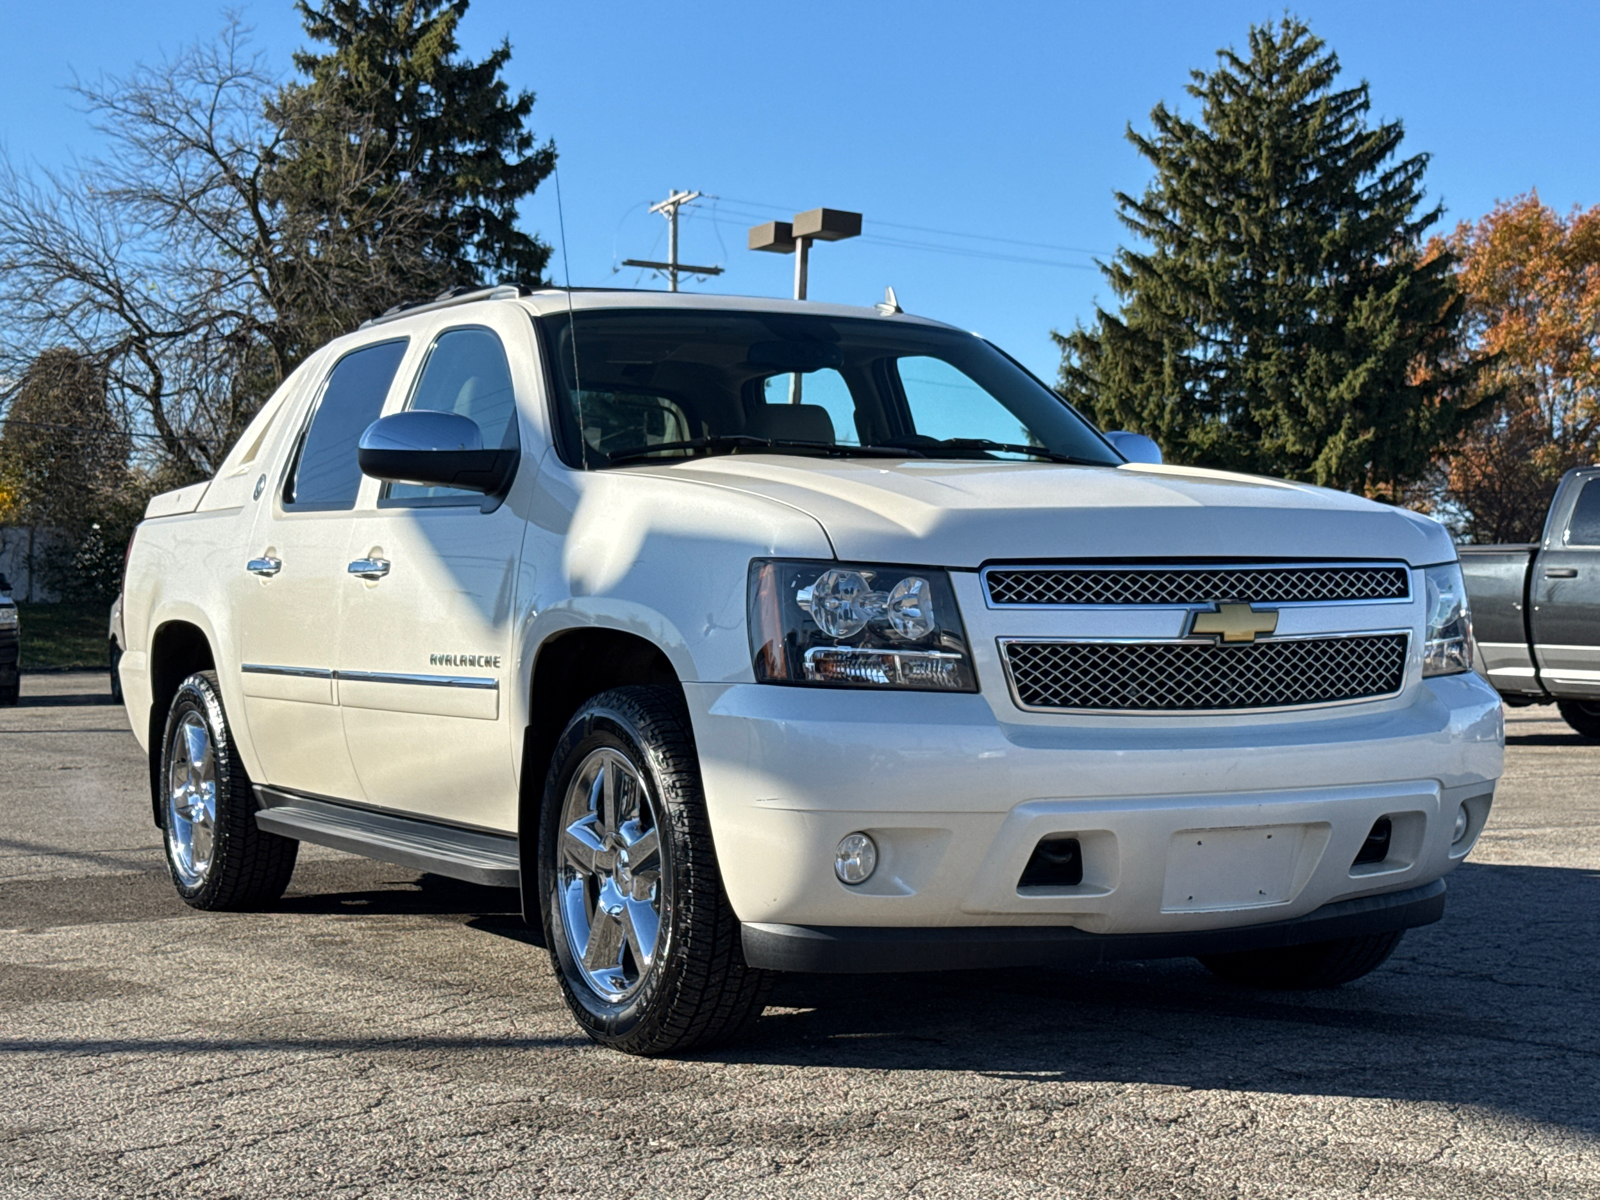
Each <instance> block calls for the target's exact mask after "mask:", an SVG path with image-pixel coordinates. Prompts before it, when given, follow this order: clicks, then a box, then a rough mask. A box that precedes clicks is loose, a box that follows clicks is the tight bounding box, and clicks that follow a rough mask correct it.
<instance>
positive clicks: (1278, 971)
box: [1200, 929, 1405, 991]
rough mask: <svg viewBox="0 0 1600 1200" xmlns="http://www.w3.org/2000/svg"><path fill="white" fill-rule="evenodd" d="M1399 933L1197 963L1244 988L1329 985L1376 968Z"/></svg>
mask: <svg viewBox="0 0 1600 1200" xmlns="http://www.w3.org/2000/svg"><path fill="white" fill-rule="evenodd" d="M1404 936H1405V930H1403V929H1397V930H1394V931H1392V932H1390V933H1369V934H1363V935H1362V936H1360V937H1348V938H1335V939H1334V940H1333V941H1331V942H1310V943H1307V944H1306V945H1304V946H1279V947H1277V948H1276V949H1272V950H1243V951H1239V952H1238V953H1234V954H1207V955H1203V956H1202V957H1201V959H1200V961H1201V962H1202V963H1204V964H1205V965H1206V967H1207V968H1208V969H1209V970H1210V971H1211V972H1212V973H1213V974H1214V975H1218V976H1220V977H1221V978H1223V979H1226V980H1227V981H1228V982H1229V983H1238V984H1243V985H1244V986H1245V987H1256V988H1272V989H1277V990H1280V991H1289V990H1299V989H1309V988H1332V987H1338V986H1339V985H1340V984H1342V983H1349V982H1350V981H1351V980H1352V979H1360V978H1361V977H1362V976H1363V975H1368V974H1371V973H1372V972H1373V971H1376V970H1377V969H1378V968H1379V967H1381V966H1382V965H1383V963H1384V960H1385V959H1387V958H1388V957H1389V955H1391V954H1393V953H1394V949H1395V947H1396V946H1398V945H1399V944H1400V939H1401V938H1402V937H1404Z"/></svg>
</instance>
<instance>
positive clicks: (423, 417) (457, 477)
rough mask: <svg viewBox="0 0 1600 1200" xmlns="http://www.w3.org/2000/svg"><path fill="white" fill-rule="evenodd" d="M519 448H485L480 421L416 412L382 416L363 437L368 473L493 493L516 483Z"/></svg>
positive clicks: (361, 456)
mask: <svg viewBox="0 0 1600 1200" xmlns="http://www.w3.org/2000/svg"><path fill="white" fill-rule="evenodd" d="M519 454H520V451H518V450H514V449H513V450H485V449H484V448H483V434H482V433H481V432H480V431H479V429H478V425H477V422H475V421H473V420H471V419H470V418H468V417H463V416H461V415H460V414H459V413H447V412H429V411H427V410H423V409H414V410H412V411H410V412H399V413H392V414H390V415H389V416H387V417H380V418H379V419H378V420H376V421H374V422H373V423H372V424H371V425H368V426H367V431H366V432H365V433H363V434H362V435H361V442H360V445H359V448H358V450H357V453H356V460H357V461H358V462H359V463H360V464H361V471H362V474H364V475H371V476H372V477H373V478H374V479H382V480H385V481H387V482H389V483H416V484H421V485H422V486H424V487H452V488H464V489H466V490H467V491H472V492H482V493H484V494H485V495H494V494H496V493H498V492H500V491H502V490H504V488H505V487H506V486H507V485H508V484H509V483H510V482H511V476H512V475H513V473H515V471H516V468H517V458H518V456H519Z"/></svg>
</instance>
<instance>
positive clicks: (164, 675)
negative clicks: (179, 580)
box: [147, 617, 217, 826]
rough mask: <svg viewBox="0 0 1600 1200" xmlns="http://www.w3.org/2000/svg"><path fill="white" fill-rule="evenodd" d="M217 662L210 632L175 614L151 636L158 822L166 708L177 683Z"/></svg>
mask: <svg viewBox="0 0 1600 1200" xmlns="http://www.w3.org/2000/svg"><path fill="white" fill-rule="evenodd" d="M216 666H217V657H216V652H215V650H214V648H213V643H212V639H211V635H210V634H209V633H208V632H207V631H206V630H205V629H203V628H202V627H201V626H200V625H198V624H196V623H195V622H193V621H191V620H188V619H185V618H182V617H174V618H172V619H170V620H166V621H163V622H162V623H161V624H159V625H158V626H157V627H156V630H155V633H154V634H152V635H151V638H150V668H149V670H150V710H149V714H148V726H147V728H148V731H149V741H148V743H147V746H148V754H147V757H148V758H149V762H150V815H151V819H152V820H154V821H155V823H156V825H157V826H159V825H160V824H161V778H160V776H161V754H162V751H163V749H164V748H165V747H164V744H163V743H164V741H165V733H166V724H167V710H168V709H170V708H171V707H172V698H173V696H175V695H177V693H178V687H179V685H181V684H182V683H183V681H184V680H185V679H187V678H189V676H191V675H193V674H194V673H195V672H196V671H212V670H215V669H216Z"/></svg>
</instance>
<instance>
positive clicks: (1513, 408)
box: [1444, 192, 1600, 542]
mask: <svg viewBox="0 0 1600 1200" xmlns="http://www.w3.org/2000/svg"><path fill="white" fill-rule="evenodd" d="M1448 245H1449V248H1450V250H1451V251H1452V252H1454V253H1455V255H1456V256H1457V258H1458V260H1459V262H1460V267H1459V268H1458V272H1457V280H1458V282H1459V284H1460V286H1461V289H1462V291H1463V293H1464V295H1465V297H1466V302H1467V309H1468V319H1467V337H1468V339H1469V343H1470V345H1471V346H1472V352H1473V353H1474V354H1475V355H1476V356H1478V357H1479V359H1480V361H1481V363H1482V370H1481V372H1480V374H1479V377H1478V383H1477V386H1478V387H1480V388H1482V389H1484V391H1485V394H1486V395H1488V396H1490V397H1492V398H1493V401H1492V404H1493V406H1492V410H1491V414H1490V416H1489V417H1488V418H1487V419H1486V420H1484V421H1482V422H1480V423H1479V424H1478V426H1477V427H1476V428H1475V429H1473V430H1472V431H1470V432H1469V433H1468V434H1467V435H1466V436H1465V437H1463V438H1462V440H1461V441H1460V443H1459V444H1458V445H1457V446H1456V448H1455V450H1454V452H1453V453H1452V454H1451V455H1450V457H1449V458H1448V460H1447V461H1446V462H1445V464H1444V466H1445V470H1446V475H1447V483H1446V488H1445V492H1446V498H1447V500H1448V502H1449V503H1450V505H1451V507H1453V508H1455V509H1457V510H1458V511H1459V512H1460V513H1461V516H1462V519H1461V526H1462V530H1463V532H1465V533H1466V534H1467V535H1468V536H1469V537H1470V538H1471V540H1473V541H1477V542H1499V541H1533V540H1535V539H1537V538H1538V536H1539V533H1540V529H1541V527H1542V525H1543V521H1544V514H1545V510H1546V508H1547V507H1548V505H1549V501H1550V497H1551V496H1552V495H1553V494H1554V492H1555V487H1556V484H1557V482H1558V481H1559V480H1560V478H1561V475H1562V473H1563V472H1564V471H1566V470H1567V469H1568V468H1570V467H1574V466H1581V465H1587V464H1590V463H1593V462H1596V461H1600V205H1596V206H1595V207H1594V208H1591V209H1588V210H1587V211H1584V210H1576V209H1575V210H1574V211H1573V212H1572V213H1571V214H1570V215H1569V216H1567V217H1565V218H1563V217H1562V216H1561V215H1560V214H1559V213H1557V212H1556V211H1554V210H1553V209H1551V208H1548V207H1546V206H1545V205H1544V204H1542V203H1541V202H1540V200H1539V196H1538V193H1537V192H1535V193H1531V194H1529V195H1527V196H1523V197H1520V198H1518V199H1516V200H1512V201H1510V202H1507V203H1502V204H1500V205H1499V206H1498V207H1496V208H1495V210H1494V211H1493V212H1491V213H1489V214H1488V215H1487V216H1486V217H1484V218H1483V219H1482V220H1480V221H1478V222H1477V223H1476V224H1469V223H1466V222H1463V223H1462V224H1461V225H1459V226H1457V228H1456V230H1455V232H1454V233H1453V234H1452V235H1451V236H1450V237H1449V239H1448Z"/></svg>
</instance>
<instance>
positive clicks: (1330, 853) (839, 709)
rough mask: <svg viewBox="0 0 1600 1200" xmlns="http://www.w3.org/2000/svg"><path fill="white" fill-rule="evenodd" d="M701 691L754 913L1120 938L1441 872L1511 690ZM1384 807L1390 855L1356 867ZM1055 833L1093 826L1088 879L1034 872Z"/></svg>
mask: <svg viewBox="0 0 1600 1200" xmlns="http://www.w3.org/2000/svg"><path fill="white" fill-rule="evenodd" d="M685 693H686V695H687V698H688V701H689V706H690V711H691V717H692V720H693V723H694V732H695V738H696V744H697V747H698V750H699V755H700V761H701V770H702V774H703V777H704V780H705V788H706V797H707V803H708V806H709V809H710V816H711V827H712V834H713V838H714V840H715V844H716V849H717V855H718V861H719V865H720V867H721V870H722V875H723V881H724V885H725V887H726V889H727V893H728V897H729V900H730V902H731V903H732V905H733V909H734V912H735V913H736V914H737V915H738V917H739V918H740V920H741V921H742V922H744V923H745V924H746V925H747V926H795V927H801V928H811V929H824V930H833V929H837V928H857V929H860V928H878V929H884V930H908V929H925V930H932V929H962V928H965V929H973V930H977V929H985V930H992V929H995V928H1009V927H1030V928H1034V929H1052V930H1061V929H1072V930H1076V931H1077V934H1075V935H1074V936H1078V935H1091V934H1092V935H1101V936H1123V935H1183V934H1193V933H1198V932H1201V931H1207V930H1223V929H1239V928H1244V927H1250V926H1269V925H1272V924H1274V923H1282V922H1286V921H1296V920H1299V919H1301V918H1306V917H1309V915H1310V914H1312V913H1314V912H1315V911H1317V910H1319V909H1323V908H1324V907H1325V906H1327V905H1331V904H1338V903H1341V902H1344V901H1349V900H1354V899H1358V898H1361V897H1368V896H1377V895H1383V894H1388V893H1400V892H1406V891H1409V890H1411V889H1415V888H1417V887H1420V886H1422V885H1425V884H1429V883H1432V882H1433V881H1435V880H1437V879H1439V878H1440V877H1441V876H1443V875H1444V874H1446V873H1447V872H1448V871H1449V870H1451V869H1452V868H1453V867H1454V866H1455V865H1456V864H1457V863H1458V862H1460V861H1461V860H1462V859H1463V858H1464V857H1465V856H1466V853H1467V852H1468V851H1469V850H1470V849H1471V846H1472V844H1473V842H1474V841H1475V840H1476V838H1477V836H1478V833H1479V832H1480V831H1481V830H1482V828H1483V824H1484V821H1485V820H1486V818H1487V816H1488V813H1489V807H1490V803H1491V801H1492V798H1493V792H1494V783H1495V780H1497V779H1498V778H1499V775H1500V771H1501V765H1502V757H1503V749H1502V746H1503V725H1502V710H1501V707H1500V701H1499V698H1498V697H1497V696H1496V695H1495V693H1494V691H1493V689H1492V688H1490V687H1489V686H1488V685H1487V684H1486V683H1485V682H1484V681H1483V680H1482V679H1481V678H1479V677H1478V676H1476V675H1460V676H1450V677H1446V678H1442V679H1430V680H1427V681H1425V682H1422V683H1420V684H1418V685H1417V686H1414V687H1412V688H1409V689H1407V692H1406V693H1405V695H1403V696H1402V697H1400V698H1398V699H1396V700H1393V701H1385V702H1381V703H1374V704H1367V705H1352V706H1348V707H1343V708H1331V709H1323V710H1309V711H1302V712H1294V713H1282V714H1274V715H1265V716H1264V715H1261V714H1252V715H1241V716H1218V717H1193V716H1179V717H1138V718H1127V717H1122V718H1085V717H1076V716H1075V717H1062V718H1060V719H1059V720H1057V721H1054V722H1051V723H1044V722H1040V721H1038V720H1028V721H1017V722H1015V723H1012V722H1008V721H1005V720H1003V719H1001V715H1000V713H1001V709H1000V706H998V705H991V703H990V701H989V699H988V698H986V697H985V696H983V695H942V694H932V693H882V692H866V691H853V690H822V689H810V688H798V687H776V686H770V685H760V684H735V685H713V684H690V685H687V686H686V687H685ZM1462 807H1465V808H1466V809H1467V812H1468V817H1469V828H1468V832H1467V836H1466V837H1465V838H1463V839H1462V840H1461V841H1460V842H1458V843H1453V841H1452V834H1453V830H1454V825H1455V818H1456V814H1457V812H1458V811H1459V810H1460V809H1461V808H1462ZM1383 816H1388V817H1390V818H1391V821H1392V825H1393V829H1394V835H1393V838H1392V841H1391V850H1390V852H1389V854H1388V856H1387V857H1386V858H1385V859H1384V860H1383V861H1382V862H1379V863H1374V864H1367V865H1363V866H1360V867H1357V866H1354V865H1353V862H1354V859H1355V857H1356V855H1357V852H1358V851H1359V850H1360V848H1361V846H1362V843H1363V842H1364V840H1365V839H1366V837H1367V835H1368V833H1369V832H1370V831H1371V829H1372V827H1373V824H1374V822H1375V821H1376V820H1377V819H1378V818H1380V817H1383ZM856 831H864V832H867V833H869V834H870V835H871V836H872V837H873V839H874V841H875V842H876V843H877V846H878V850H879V865H878V868H877V870H876V872H875V873H874V874H873V876H872V877H871V878H870V879H869V880H867V881H866V882H865V883H863V884H860V885H857V886H854V887H850V886H846V885H845V884H843V883H841V882H839V880H838V879H837V877H836V876H835V875H834V871H833V861H834V853H835V848H836V847H837V845H838V843H839V840H840V839H841V838H842V837H844V836H845V835H846V834H848V833H852V832H856ZM1047 835H1049V836H1072V837H1075V838H1077V839H1078V840H1079V843H1080V845H1081V847H1082V858H1083V878H1082V881H1081V882H1080V883H1079V884H1077V885H1074V886H1071V887H1055V888H1046V889H1020V888H1019V886H1018V881H1019V879H1020V877H1021V875H1022V872H1023V869H1024V867H1025V866H1026V864H1027V862H1028V859H1029V858H1030V856H1031V855H1032V853H1033V850H1034V848H1035V847H1036V846H1037V844H1038V842H1039V840H1040V839H1041V838H1042V837H1045V836H1047ZM1191 835H1198V836H1191ZM1430 919H1432V918H1430ZM979 940H980V941H981V940H982V939H979ZM1069 940H1070V939H1069ZM1192 952H1193V951H1189V950H1184V951H1182V953H1192Z"/></svg>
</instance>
